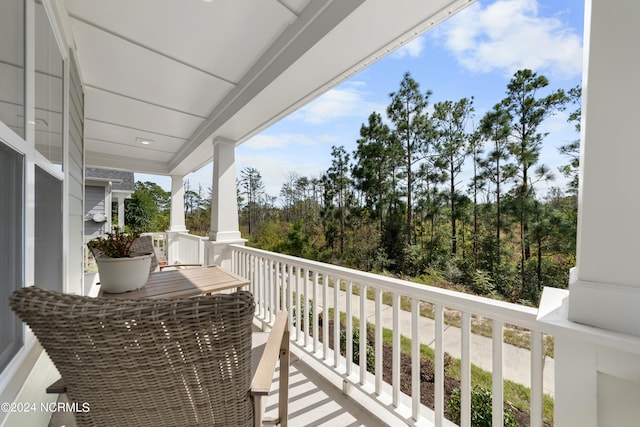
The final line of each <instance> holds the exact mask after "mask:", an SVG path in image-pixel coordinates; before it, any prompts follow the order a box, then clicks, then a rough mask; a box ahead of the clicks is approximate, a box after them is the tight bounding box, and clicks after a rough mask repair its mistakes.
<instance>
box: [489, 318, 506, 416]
mask: <svg viewBox="0 0 640 427" xmlns="http://www.w3.org/2000/svg"><path fill="white" fill-rule="evenodd" d="M502 334H503V332H502V322H500V321H499V320H493V321H492V331H491V338H492V351H491V352H492V355H491V356H492V361H491V363H492V371H493V375H492V380H491V381H492V384H491V394H492V398H493V402H492V408H493V409H492V421H493V425H494V426H499V427H502V426H503V425H504V379H503V372H502V369H503V368H502V354H503V337H502Z"/></svg>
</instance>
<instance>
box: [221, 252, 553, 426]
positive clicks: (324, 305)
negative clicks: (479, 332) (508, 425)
mask: <svg viewBox="0 0 640 427" xmlns="http://www.w3.org/2000/svg"><path fill="white" fill-rule="evenodd" d="M230 253H231V269H232V271H234V272H235V273H236V274H238V275H240V276H243V277H245V278H247V279H249V280H250V281H251V290H252V291H253V292H254V296H255V300H256V315H257V316H262V317H263V319H264V320H266V321H267V322H270V321H271V320H272V319H273V317H274V315H275V312H276V311H277V310H278V309H287V310H288V311H289V313H290V318H289V322H290V324H289V326H290V330H293V329H295V332H294V333H293V334H291V340H292V341H297V342H298V343H300V344H302V341H303V336H304V348H305V351H307V352H308V353H311V352H312V353H313V355H315V357H316V358H317V359H321V358H322V359H323V360H325V361H328V359H329V354H330V343H331V341H330V340H333V347H334V360H333V368H334V369H333V370H334V371H335V372H337V373H338V374H342V375H343V374H344V373H345V372H346V374H347V375H349V376H350V375H353V365H354V364H355V363H358V364H359V371H360V372H359V385H358V387H362V386H364V387H365V389H366V386H367V375H368V371H367V348H368V345H367V343H368V341H370V340H368V337H367V330H368V327H367V326H368V325H367V307H368V304H367V303H368V301H367V290H368V289H373V290H374V293H375V304H374V313H370V314H373V317H374V319H375V320H372V323H373V327H374V355H375V367H374V368H375V369H374V381H375V384H374V386H375V387H374V388H375V393H376V395H378V396H382V395H383V391H382V390H383V381H384V380H383V372H382V370H383V369H382V368H383V357H384V356H383V330H384V327H387V328H389V327H390V328H391V329H392V343H391V344H392V360H391V364H392V365H391V367H392V378H393V380H392V384H391V387H390V391H391V393H392V396H385V397H384V398H383V401H385V402H386V399H387V398H388V397H391V403H392V405H391V406H394V407H397V408H399V402H400V401H401V396H404V395H403V394H402V392H401V390H400V385H401V384H400V363H401V360H400V359H401V358H400V356H401V351H400V347H401V346H400V344H401V339H402V335H401V332H402V331H401V330H400V314H401V307H400V302H401V298H402V297H410V300H411V337H412V347H411V360H412V363H411V370H412V374H411V395H412V397H411V416H412V418H413V419H414V421H415V422H416V423H421V422H423V421H424V420H423V419H422V418H421V409H422V406H421V403H420V385H421V384H420V382H421V378H420V367H421V360H420V349H421V333H420V325H421V324H420V320H421V316H420V307H421V302H422V301H425V302H432V303H433V304H434V309H435V322H434V323H435V326H434V332H435V345H434V347H435V351H434V354H435V360H434V377H435V385H434V394H435V396H434V412H435V418H434V421H435V425H436V426H442V425H444V423H445V422H446V421H445V420H444V406H445V405H444V378H445V376H444V358H445V351H444V350H445V349H444V332H445V328H447V325H446V324H445V317H444V314H445V306H446V307H451V308H452V309H456V310H459V311H460V312H461V328H460V334H461V348H460V350H461V354H460V363H461V372H460V376H461V384H460V385H461V421H460V425H461V426H462V427H464V426H470V421H471V410H472V409H473V408H471V389H472V388H471V355H472V353H471V341H472V338H474V339H475V336H472V335H471V320H472V316H474V315H481V316H483V317H486V318H489V319H490V318H492V317H494V316H495V317H497V318H500V319H503V320H492V321H491V322H492V328H493V331H492V341H491V347H492V361H491V365H492V375H493V376H492V395H493V401H492V412H493V415H492V424H493V426H495V427H498V426H502V424H503V422H504V416H503V411H504V403H503V402H504V385H503V384H504V368H503V359H504V349H503V347H504V337H503V335H504V333H503V330H504V323H503V321H504V320H506V319H509V321H508V323H513V324H514V325H516V326H520V327H524V328H527V329H530V330H531V349H530V350H531V352H530V354H531V362H530V367H531V383H530V386H531V401H530V411H531V412H530V423H531V426H532V427H542V426H543V398H544V395H543V385H544V384H543V370H544V354H543V351H544V348H543V335H542V332H539V331H536V319H535V312H534V311H533V310H532V309H529V308H526V307H518V306H512V307H511V308H510V307H505V306H504V305H498V304H494V303H492V302H491V301H490V300H486V299H481V298H477V297H472V296H471V297H470V296H464V295H460V298H459V299H451V295H443V294H441V293H439V292H437V291H435V292H434V291H431V290H427V289H424V290H423V289H419V288H418V287H415V286H411V285H409V286H406V290H407V291H406V292H404V290H403V289H404V288H403V286H405V285H404V284H403V283H402V281H399V280H397V279H391V278H383V277H379V276H378V277H373V276H371V275H368V274H366V273H362V274H361V273H358V272H355V271H351V270H348V269H344V268H342V267H336V266H331V265H322V264H320V263H316V262H313V261H306V260H302V259H296V258H293V257H288V256H285V255H280V254H268V253H266V252H265V251H260V250H255V249H251V248H245V247H242V246H237V245H233V246H232V249H231V251H230ZM290 263H293V264H290ZM294 275H295V284H294V282H293V280H294ZM320 280H321V281H322V291H320V290H319V288H318V287H319V286H320ZM365 281H366V282H367V285H360V300H359V302H360V307H359V314H360V315H359V319H360V323H359V331H358V332H359V335H360V346H359V352H360V358H359V360H356V361H355V362H354V361H353V353H354V350H355V349H354V348H353V333H354V332H356V331H354V330H353V316H354V312H353V309H354V307H353V287H354V283H358V284H359V283H363V282H365ZM330 282H332V283H333V288H334V292H333V300H334V302H333V304H331V302H330V301H329V297H330V296H331V294H330V293H329V292H330V291H329V283H330ZM342 283H344V284H345V291H341V290H340V286H341V284H342ZM294 286H295V290H294ZM310 286H312V288H311V289H310V288H309V287H310ZM383 292H390V293H391V295H392V307H391V309H392V316H393V317H392V319H391V320H392V321H391V324H390V325H388V324H387V323H383V318H382V313H383V308H386V306H383V304H382V301H383V299H382V295H383ZM432 297H433V299H431V298H432ZM341 298H346V299H345V302H344V305H345V311H346V322H345V323H346V325H345V332H346V337H347V339H346V341H347V343H346V344H347V348H346V361H345V362H342V361H341V360H342V356H341V353H340V336H341V334H340V329H341V325H340V319H341V317H340V307H341ZM476 308H477V311H476ZM330 309H332V310H333V312H334V316H333V319H329V311H330ZM510 313H513V322H512V321H511V317H505V316H509V315H510ZM403 314H405V313H403ZM303 319H304V320H303ZM320 319H322V329H323V331H322V336H320V334H319V333H318V332H319V323H320ZM331 321H333V322H334V323H333V327H334V333H333V336H331V334H330V333H329V328H330V326H331ZM293 322H295V325H293ZM303 322H304V323H303ZM303 329H304V335H303V334H302V330H303ZM405 332H407V331H405ZM310 334H311V336H309V335H310ZM294 335H295V338H294ZM423 335H424V333H423ZM310 339H312V340H313V343H311V342H310V341H309V340H310ZM320 339H322V356H320V348H319V346H320V343H319V340H320ZM341 364H345V365H346V366H345V367H342V366H340V365H341ZM385 390H386V389H385ZM387 404H388V403H387Z"/></svg>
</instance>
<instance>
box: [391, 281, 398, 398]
mask: <svg viewBox="0 0 640 427" xmlns="http://www.w3.org/2000/svg"><path fill="white" fill-rule="evenodd" d="M392 298H393V334H392V336H393V338H392V358H391V366H392V368H391V371H392V381H391V382H392V402H393V406H395V407H396V408H397V407H398V402H399V401H400V295H399V294H397V293H395V292H394V293H393V295H392Z"/></svg>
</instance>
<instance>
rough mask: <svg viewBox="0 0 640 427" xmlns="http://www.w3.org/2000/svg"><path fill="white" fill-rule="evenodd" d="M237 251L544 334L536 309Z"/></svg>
mask: <svg viewBox="0 0 640 427" xmlns="http://www.w3.org/2000/svg"><path fill="white" fill-rule="evenodd" d="M231 246H232V247H233V249H235V250H237V251H239V252H246V253H250V254H254V255H258V256H263V257H265V258H269V259H271V260H273V261H279V262H282V263H286V264H288V265H291V266H293V267H298V268H303V269H306V270H309V271H317V272H319V273H323V274H327V275H328V276H330V277H333V278H339V279H342V280H348V281H352V282H353V283H357V284H365V285H367V286H371V287H374V288H380V289H382V290H383V291H389V292H395V293H398V294H400V295H403V296H407V297H410V298H415V299H418V300H420V301H426V302H430V303H433V304H438V305H442V306H445V307H447V308H451V309H454V310H459V311H462V312H467V313H472V314H477V315H480V316H484V317H488V318H490V319H496V320H500V321H503V322H505V323H508V324H511V325H516V326H520V327H524V328H527V329H531V330H537V331H544V329H543V326H544V325H543V324H541V323H539V322H537V320H536V317H537V314H538V309H537V308H533V307H526V306H523V305H520V304H514V303H510V302H505V301H499V300H494V299H491V298H485V297H479V296H476V295H470V294H465V293H462V292H456V291H451V290H448V289H442V288H437V287H434V286H428V285H422V284H418V283H414V282H410V281H408V280H402V279H396V278H393V277H386V276H382V275H379V274H374V273H369V272H364V271H359V270H355V269H352V268H346V267H341V266H337V265H332V264H327V263H322V262H318V261H312V260H306V259H303V258H298V257H294V256H290V255H284V254H279V253H275V252H269V251H265V250H262V249H256V248H250V247H246V246H242V245H235V244H234V245H231Z"/></svg>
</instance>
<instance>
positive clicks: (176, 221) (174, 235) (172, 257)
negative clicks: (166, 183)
mask: <svg viewBox="0 0 640 427" xmlns="http://www.w3.org/2000/svg"><path fill="white" fill-rule="evenodd" d="M179 233H188V230H187V228H186V226H185V217H184V176H182V175H171V214H170V217H169V229H168V230H167V240H166V242H165V243H166V251H167V263H168V264H177V263H179V262H185V261H184V260H181V259H180V247H179V245H180V242H179V239H178V234H179Z"/></svg>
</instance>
